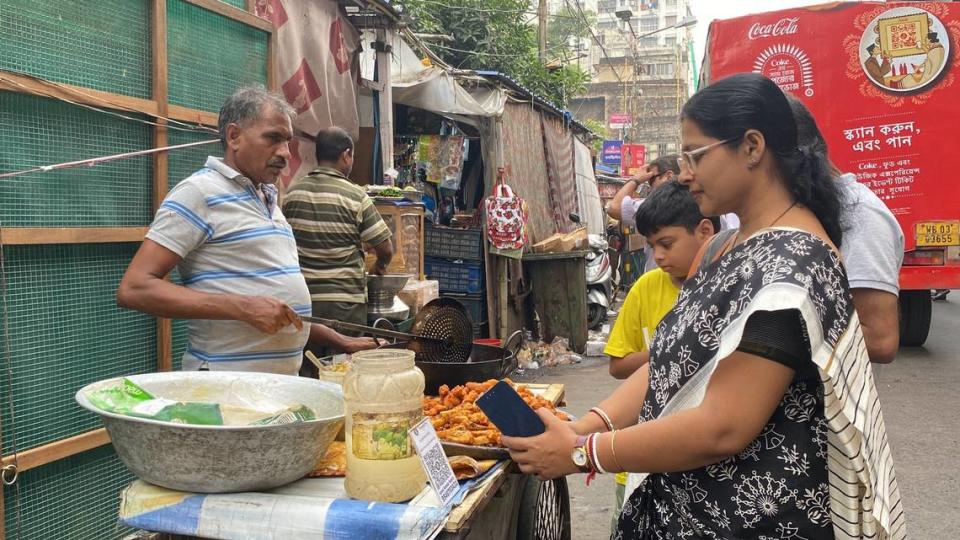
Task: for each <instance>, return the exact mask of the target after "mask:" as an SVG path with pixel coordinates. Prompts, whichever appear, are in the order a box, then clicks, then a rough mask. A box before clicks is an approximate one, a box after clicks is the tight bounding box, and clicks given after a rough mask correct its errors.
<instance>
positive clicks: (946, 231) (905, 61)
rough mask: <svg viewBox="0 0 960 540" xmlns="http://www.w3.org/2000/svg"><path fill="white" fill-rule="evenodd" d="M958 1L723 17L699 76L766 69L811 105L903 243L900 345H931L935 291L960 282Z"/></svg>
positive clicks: (838, 158)
mask: <svg viewBox="0 0 960 540" xmlns="http://www.w3.org/2000/svg"><path fill="white" fill-rule="evenodd" d="M958 40H960V3H949V2H856V3H854V2H844V3H830V4H821V5H816V6H809V7H805V8H796V9H787V10H782V11H774V12H768V13H761V14H757V15H749V16H745V17H739V18H736V19H728V20H718V21H714V22H713V23H711V25H710V31H709V34H708V37H707V53H706V55H705V59H704V65H703V72H702V75H701V82H702V83H703V82H709V81H714V80H717V79H720V78H723V77H725V76H728V75H732V74H734V73H741V72H751V71H752V72H757V73H762V74H763V75H765V76H767V77H769V78H770V79H772V80H773V81H774V82H776V83H777V84H778V85H779V86H780V87H781V88H782V89H783V90H785V91H787V92H791V93H792V94H794V95H795V96H797V97H799V98H800V99H802V100H803V102H804V103H805V104H806V105H807V107H809V108H810V110H811V111H812V112H813V113H814V115H815V116H816V118H817V122H818V124H819V126H820V128H821V131H822V132H823V134H824V136H825V137H826V139H827V143H828V145H829V147H830V158H831V160H832V161H833V162H834V163H836V164H837V166H838V167H839V168H840V169H841V170H843V171H844V172H852V173H855V174H856V175H857V177H858V179H859V180H860V182H863V183H864V184H866V185H867V186H869V187H870V188H871V189H872V190H873V192H874V193H876V194H877V196H879V197H880V198H881V199H882V200H883V201H884V202H885V203H886V204H887V206H888V207H889V208H890V210H891V211H892V212H893V213H894V214H895V215H896V216H897V220H898V221H899V222H900V226H901V228H902V229H903V232H904V236H905V238H906V246H905V253H904V259H903V269H902V270H901V272H900V287H901V292H900V330H901V333H900V343H901V345H908V346H917V345H922V344H923V342H924V341H925V340H926V338H927V334H928V332H929V329H930V315H931V304H930V302H931V294H930V293H931V290H937V289H957V288H960V186H958V185H957V182H958V177H960V149H958V148H957V142H958V141H960V41H958Z"/></svg>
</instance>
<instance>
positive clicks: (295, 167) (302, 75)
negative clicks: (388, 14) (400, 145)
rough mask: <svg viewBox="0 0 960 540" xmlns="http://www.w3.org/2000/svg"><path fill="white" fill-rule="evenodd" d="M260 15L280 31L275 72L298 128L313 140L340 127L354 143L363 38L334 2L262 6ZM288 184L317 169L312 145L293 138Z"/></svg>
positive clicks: (270, 1)
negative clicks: (357, 82)
mask: <svg viewBox="0 0 960 540" xmlns="http://www.w3.org/2000/svg"><path fill="white" fill-rule="evenodd" d="M256 13H257V15H259V16H261V17H263V18H265V19H267V20H269V21H271V22H272V23H273V24H274V25H275V26H276V35H277V53H276V55H277V56H276V60H277V62H276V66H277V75H278V78H277V80H278V82H279V84H280V91H281V93H283V95H284V96H285V97H286V99H287V101H288V102H289V103H290V104H291V105H293V108H294V109H296V113H297V115H296V118H295V119H294V126H295V127H296V128H298V129H300V130H301V131H303V132H305V133H308V134H314V133H316V132H317V131H319V130H320V129H321V128H325V127H330V126H339V127H342V128H344V129H346V130H347V131H348V132H350V134H351V135H352V136H353V138H354V140H356V139H357V138H359V135H360V119H359V117H358V114H357V85H356V82H355V81H356V77H355V75H356V73H355V71H354V70H355V69H358V68H359V66H358V64H357V62H356V60H357V52H358V49H359V45H360V35H359V33H358V32H357V31H356V29H355V28H354V27H353V26H352V25H351V24H350V23H349V22H348V21H347V19H346V17H344V16H342V13H341V12H340V11H339V8H338V7H337V3H336V2H333V1H331V0H317V1H310V2H303V1H299V0H263V1H258V2H256ZM290 153H291V157H290V164H289V166H288V167H287V169H286V171H285V173H284V176H283V181H284V183H285V184H286V183H289V182H290V180H291V179H293V178H298V177H300V176H303V175H305V174H306V173H308V172H309V171H310V170H311V169H313V167H314V166H316V160H315V158H314V146H313V143H312V142H310V141H308V140H306V139H303V138H299V137H297V138H294V140H293V142H292V143H291V144H290Z"/></svg>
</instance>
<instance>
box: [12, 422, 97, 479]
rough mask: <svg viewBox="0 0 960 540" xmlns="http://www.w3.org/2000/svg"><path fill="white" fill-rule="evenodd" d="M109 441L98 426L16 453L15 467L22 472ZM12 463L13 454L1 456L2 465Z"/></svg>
mask: <svg viewBox="0 0 960 540" xmlns="http://www.w3.org/2000/svg"><path fill="white" fill-rule="evenodd" d="M109 443H110V436H109V435H107V430H106V429H103V428H100V429H95V430H93V431H88V432H86V433H81V434H80V435H76V436H74V437H70V438H69V439H63V440H61V441H56V442H52V443H50V444H45V445H43V446H38V447H36V448H31V449H30V450H26V451H23V452H19V453H18V454H17V469H18V470H19V471H20V473H21V474H22V473H23V472H24V471H29V470H30V469H34V468H36V467H40V466H41V465H46V464H47V463H53V462H54V461H59V460H61V459H64V458H68V457H70V456H73V455H76V454H79V453H81V452H86V451H87V450H93V449H94V448H99V447H101V446H103V445H105V444H109ZM11 463H13V456H3V465H4V466H6V465H9V464H11Z"/></svg>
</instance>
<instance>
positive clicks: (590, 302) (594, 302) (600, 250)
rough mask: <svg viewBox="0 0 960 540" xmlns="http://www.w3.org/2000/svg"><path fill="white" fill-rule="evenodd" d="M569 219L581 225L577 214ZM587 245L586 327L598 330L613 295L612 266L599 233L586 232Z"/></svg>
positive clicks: (605, 244)
mask: <svg viewBox="0 0 960 540" xmlns="http://www.w3.org/2000/svg"><path fill="white" fill-rule="evenodd" d="M570 221H573V222H574V223H576V224H578V225H581V226H582V220H581V219H580V216H579V215H577V214H570ZM587 245H588V247H589V253H587V256H586V258H587V276H586V277H587V328H589V329H590V330H598V329H599V328H600V327H601V326H603V323H604V322H605V321H606V320H607V312H608V311H609V310H610V302H611V299H612V296H613V267H612V266H611V265H610V254H609V252H608V248H609V245H608V244H607V240H606V238H604V236H603V235H599V234H588V235H587Z"/></svg>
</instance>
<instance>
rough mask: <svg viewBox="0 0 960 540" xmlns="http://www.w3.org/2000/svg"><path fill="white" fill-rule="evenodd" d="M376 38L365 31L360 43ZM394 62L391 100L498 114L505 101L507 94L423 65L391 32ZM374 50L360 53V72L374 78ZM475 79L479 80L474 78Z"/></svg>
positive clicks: (450, 111) (425, 107) (468, 113)
mask: <svg viewBox="0 0 960 540" xmlns="http://www.w3.org/2000/svg"><path fill="white" fill-rule="evenodd" d="M375 39H376V35H375V34H374V32H373V31H372V30H365V31H364V33H363V38H362V42H363V43H369V42H371V41H374V40H375ZM391 48H392V51H393V52H392V55H391V56H392V58H393V63H392V64H391V66H390V84H391V86H393V101H394V103H400V104H402V105H407V106H409V107H416V108H418V109H423V110H425V111H430V112H433V113H437V114H445V115H463V116H499V115H500V114H502V113H503V105H504V103H506V101H507V96H506V93H505V92H504V91H503V90H500V89H499V88H490V87H487V86H486V85H483V86H476V85H464V84H463V79H461V78H458V77H455V76H453V75H451V74H450V73H448V72H447V71H445V70H444V69H442V68H438V67H433V66H425V65H423V63H422V62H421V61H420V58H419V57H418V56H417V54H416V53H415V52H414V51H413V49H412V48H411V47H410V45H408V44H407V43H406V42H405V41H403V39H401V38H400V37H398V36H396V34H392V37H391ZM375 55H376V53H375V51H373V50H368V48H367V47H365V48H364V50H363V52H362V53H361V56H360V73H361V75H362V76H363V78H365V79H369V80H373V69H374V65H375V64H374V60H375ZM477 81H478V82H480V81H482V79H479V78H478V79H477Z"/></svg>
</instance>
